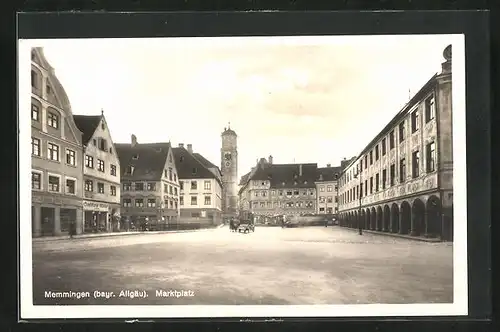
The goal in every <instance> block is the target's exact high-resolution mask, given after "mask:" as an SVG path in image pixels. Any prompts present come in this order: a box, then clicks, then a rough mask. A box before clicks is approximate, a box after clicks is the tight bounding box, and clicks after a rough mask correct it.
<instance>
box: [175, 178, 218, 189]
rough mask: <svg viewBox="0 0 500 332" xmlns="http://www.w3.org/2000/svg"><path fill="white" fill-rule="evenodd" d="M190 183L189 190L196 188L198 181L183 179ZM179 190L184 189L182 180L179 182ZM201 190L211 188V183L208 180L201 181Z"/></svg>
mask: <svg viewBox="0 0 500 332" xmlns="http://www.w3.org/2000/svg"><path fill="white" fill-rule="evenodd" d="M185 182H186V183H189V184H190V189H191V190H198V181H185ZM179 185H180V188H181V190H184V181H181V182H179ZM203 190H212V183H211V182H210V180H205V181H203Z"/></svg>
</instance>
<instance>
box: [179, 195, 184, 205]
mask: <svg viewBox="0 0 500 332" xmlns="http://www.w3.org/2000/svg"><path fill="white" fill-rule="evenodd" d="M179 205H184V196H180V197H179Z"/></svg>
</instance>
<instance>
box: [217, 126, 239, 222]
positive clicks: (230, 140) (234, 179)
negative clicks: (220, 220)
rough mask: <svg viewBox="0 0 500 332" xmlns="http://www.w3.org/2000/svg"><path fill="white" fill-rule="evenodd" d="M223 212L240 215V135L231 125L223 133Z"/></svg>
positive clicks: (234, 215)
mask: <svg viewBox="0 0 500 332" xmlns="http://www.w3.org/2000/svg"><path fill="white" fill-rule="evenodd" d="M221 138H222V147H221V171H222V213H223V217H225V218H227V217H236V216H237V215H238V136H237V135H236V132H235V131H234V130H232V129H231V128H230V127H229V126H228V127H227V128H224V131H223V132H222V134H221Z"/></svg>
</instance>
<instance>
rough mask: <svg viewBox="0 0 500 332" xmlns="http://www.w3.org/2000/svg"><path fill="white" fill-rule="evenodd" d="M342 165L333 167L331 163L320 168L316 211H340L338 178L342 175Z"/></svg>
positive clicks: (319, 212) (318, 212)
mask: <svg viewBox="0 0 500 332" xmlns="http://www.w3.org/2000/svg"><path fill="white" fill-rule="evenodd" d="M341 170H342V169H341V167H332V166H331V165H330V164H328V165H326V167H322V168H318V178H317V180H316V182H315V184H316V193H317V195H316V213H317V214H329V215H330V214H333V215H337V212H338V208H339V207H338V194H339V187H338V179H339V177H340V172H341Z"/></svg>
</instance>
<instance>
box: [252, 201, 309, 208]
mask: <svg viewBox="0 0 500 332" xmlns="http://www.w3.org/2000/svg"><path fill="white" fill-rule="evenodd" d="M252 207H253V208H258V207H260V208H266V207H267V208H268V209H271V208H273V207H274V208H277V207H279V208H314V203H313V202H255V201H254V202H252Z"/></svg>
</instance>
